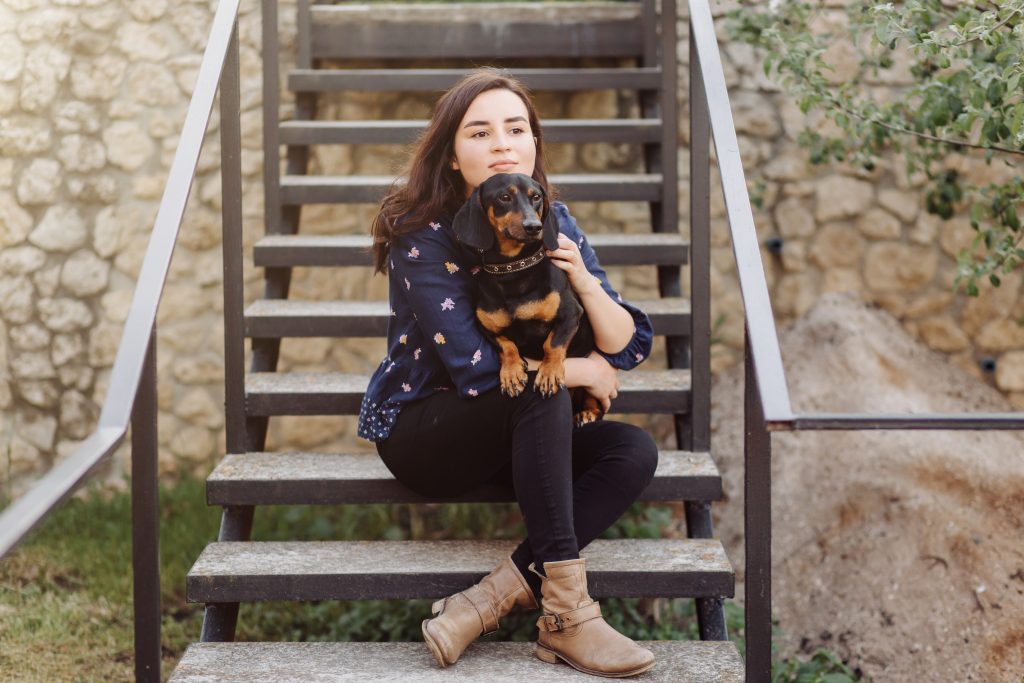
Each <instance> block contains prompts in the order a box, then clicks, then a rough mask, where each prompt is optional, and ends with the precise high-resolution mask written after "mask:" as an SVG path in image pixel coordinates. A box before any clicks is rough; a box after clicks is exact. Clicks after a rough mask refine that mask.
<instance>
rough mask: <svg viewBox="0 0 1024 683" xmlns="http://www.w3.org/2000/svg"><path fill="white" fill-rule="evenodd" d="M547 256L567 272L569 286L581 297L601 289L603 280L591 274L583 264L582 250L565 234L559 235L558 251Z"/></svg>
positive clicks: (550, 252)
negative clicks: (595, 289)
mask: <svg viewBox="0 0 1024 683" xmlns="http://www.w3.org/2000/svg"><path fill="white" fill-rule="evenodd" d="M547 255H548V258H550V259H551V263H553V264H554V265H555V266H556V267H558V268H561V269H562V270H564V271H565V274H566V275H567V276H568V277H569V284H570V285H571V286H572V288H573V289H574V290H576V293H577V294H579V295H580V296H583V295H584V294H588V293H590V292H591V291H593V290H594V288H595V287H596V288H598V289H600V287H601V280H599V279H598V278H597V277H595V276H593V275H591V274H590V271H589V270H587V266H586V264H585V263H583V255H582V254H580V248H579V247H578V246H576V243H575V242H573V241H572V240H571V239H569V238H568V237H566V236H565V235H564V234H562V233H558V249H555V250H553V251H548V252H547Z"/></svg>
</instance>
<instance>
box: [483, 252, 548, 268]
mask: <svg viewBox="0 0 1024 683" xmlns="http://www.w3.org/2000/svg"><path fill="white" fill-rule="evenodd" d="M543 260H544V247H543V246H541V248H540V249H538V250H537V252H536V253H535V254H533V255H532V256H527V257H526V258H524V259H520V260H519V261H511V262H509V263H484V264H483V266H482V267H483V269H484V272H486V273H490V274H491V275H508V274H509V273H518V272H519V271H521V270H526V269H527V268H532V267H533V266H535V265H537V264H538V263H540V262H541V261H543Z"/></svg>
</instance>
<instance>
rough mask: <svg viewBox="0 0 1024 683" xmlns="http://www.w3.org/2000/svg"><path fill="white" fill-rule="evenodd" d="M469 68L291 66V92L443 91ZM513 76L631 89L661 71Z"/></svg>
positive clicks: (566, 86)
mask: <svg viewBox="0 0 1024 683" xmlns="http://www.w3.org/2000/svg"><path fill="white" fill-rule="evenodd" d="M470 72H471V69H292V70H291V71H289V72H288V87H289V88H290V89H291V90H293V91H299V92H309V91H314V92H315V91H327V90H330V91H334V90H360V91H395V90H399V91H420V92H422V91H431V92H433V91H438V90H447V89H448V88H450V87H451V86H453V85H454V84H455V83H456V81H458V80H459V79H460V78H462V77H463V76H465V75H466V74H468V73H470ZM515 76H516V78H518V79H519V80H521V81H522V82H523V84H524V85H525V86H526V87H528V88H530V89H531V90H533V91H535V92H537V91H544V90H549V91H550V90H557V91H560V90H570V91H571V90H590V89H601V88H623V89H631V90H643V89H648V90H650V89H657V88H659V87H661V70H660V68H659V67H656V66H649V67H597V68H595V67H589V68H572V67H562V68H534V69H527V68H517V69H515Z"/></svg>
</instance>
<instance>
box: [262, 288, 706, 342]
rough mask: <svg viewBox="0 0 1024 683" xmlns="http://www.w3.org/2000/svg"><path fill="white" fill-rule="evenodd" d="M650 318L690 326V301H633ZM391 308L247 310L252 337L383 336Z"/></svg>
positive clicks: (265, 305)
mask: <svg viewBox="0 0 1024 683" xmlns="http://www.w3.org/2000/svg"><path fill="white" fill-rule="evenodd" d="M632 303H633V304H635V305H636V306H638V307H639V308H640V309H641V310H642V311H644V312H645V313H647V315H648V316H649V317H650V318H651V324H652V325H653V326H654V332H655V334H659V335H683V334H686V333H687V331H688V330H689V316H690V304H689V301H687V300H686V299H682V298H671V299H668V298H667V299H636V300H633V301H632ZM390 318H391V310H390V308H389V306H388V302H386V301H298V300H295V299H261V300H258V301H254V302H253V303H252V304H250V305H249V307H248V308H247V309H246V311H245V334H246V335H247V336H249V337H256V338H265V339H273V338H280V337H383V336H385V335H386V334H387V331H388V320H389V319H390Z"/></svg>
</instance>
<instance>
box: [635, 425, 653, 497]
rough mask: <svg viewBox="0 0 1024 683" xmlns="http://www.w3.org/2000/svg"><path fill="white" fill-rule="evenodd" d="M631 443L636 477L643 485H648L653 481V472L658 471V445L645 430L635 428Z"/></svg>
mask: <svg viewBox="0 0 1024 683" xmlns="http://www.w3.org/2000/svg"><path fill="white" fill-rule="evenodd" d="M633 443H634V449H633V459H634V461H635V463H636V467H637V471H638V475H639V476H640V478H641V479H643V481H644V482H645V483H647V484H649V483H650V482H651V480H652V479H654V472H655V471H656V470H657V469H658V444H656V443H655V442H654V439H653V438H652V437H651V435H650V434H648V433H647V431H646V430H644V429H641V428H640V427H636V432H635V434H634V436H633Z"/></svg>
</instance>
